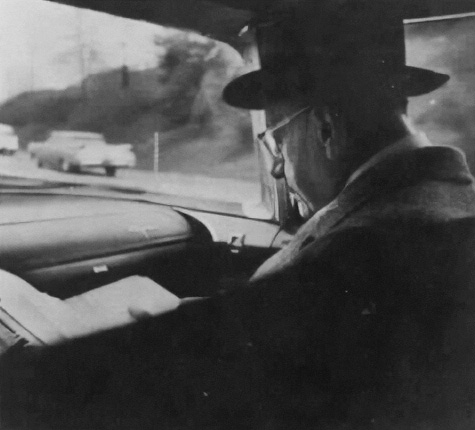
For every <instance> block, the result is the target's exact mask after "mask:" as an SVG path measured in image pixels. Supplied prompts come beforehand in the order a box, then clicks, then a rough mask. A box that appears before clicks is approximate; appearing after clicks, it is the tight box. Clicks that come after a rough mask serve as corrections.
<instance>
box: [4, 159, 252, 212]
mask: <svg viewBox="0 0 475 430" xmlns="http://www.w3.org/2000/svg"><path fill="white" fill-rule="evenodd" d="M0 175H4V176H5V175H6V176H17V177H27V178H31V179H43V180H51V181H64V182H71V183H75V184H87V185H105V186H113V187H127V188H140V189H143V190H145V191H147V192H151V193H161V194H171V195H179V196H183V197H193V198H196V199H200V198H201V199H207V200H214V201H219V202H229V203H244V202H246V203H250V202H258V201H259V199H260V185H259V184H258V183H253V182H249V181H241V180H236V179H223V178H210V177H206V176H202V175H186V174H182V173H169V172H166V173H165V172H164V173H157V174H155V173H154V172H150V171H143V170H135V169H123V170H118V172H117V176H116V177H115V178H109V177H106V176H105V175H104V171H103V169H90V170H88V171H86V172H82V173H80V174H73V173H63V172H58V171H54V170H49V169H40V168H38V167H37V165H36V162H35V160H31V159H30V157H29V155H28V154H27V153H25V152H18V153H17V154H15V155H14V156H12V157H8V156H0Z"/></svg>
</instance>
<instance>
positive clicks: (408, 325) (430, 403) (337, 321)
mask: <svg viewBox="0 0 475 430" xmlns="http://www.w3.org/2000/svg"><path fill="white" fill-rule="evenodd" d="M399 6H400V7H401V5H399ZM400 7H398V5H396V6H395V3H394V2H388V1H381V2H375V1H368V0H344V1H338V2H336V1H330V0H322V1H319V2H315V1H312V2H310V1H300V2H297V6H295V7H294V8H291V9H290V13H289V15H288V17H287V18H285V19H281V20H279V21H277V22H274V23H271V24H269V22H265V23H264V24H262V25H261V26H260V25H259V22H258V23H257V24H256V37H257V42H258V44H259V47H260V48H261V60H262V61H261V63H262V68H261V70H259V71H255V72H251V73H249V74H247V75H244V76H242V77H240V78H238V79H236V80H235V81H233V82H231V83H230V84H229V85H228V86H227V87H226V88H225V91H224V94H223V96H224V99H225V100H226V101H227V102H228V103H229V104H231V105H233V106H236V107H240V108H245V109H266V113H267V115H268V118H270V120H271V125H270V127H269V128H268V130H267V132H265V133H262V135H261V137H262V139H263V140H265V139H266V138H269V137H270V138H271V140H272V142H271V144H274V151H272V152H273V153H272V156H273V157H274V166H273V169H272V173H273V175H274V176H275V177H276V178H278V179H280V180H284V181H286V183H287V186H288V188H289V190H290V192H291V193H292V194H293V195H294V197H295V198H296V199H297V201H298V202H299V203H300V205H301V207H303V208H305V209H306V210H305V211H304V212H305V214H306V215H307V217H308V218H309V219H308V220H307V221H306V223H305V224H304V225H303V226H302V227H301V228H300V230H299V231H298V232H297V234H296V235H295V237H294V239H293V240H292V242H291V243H290V244H289V245H288V246H287V247H285V248H284V249H282V250H281V251H280V252H278V253H277V254H275V255H274V256H273V257H271V258H270V259H269V260H268V261H266V262H265V263H264V264H263V265H262V266H261V267H260V268H259V269H258V270H257V272H256V273H255V274H254V276H253V277H252V279H251V281H250V283H249V285H248V286H247V287H246V288H243V289H240V290H238V291H236V292H234V293H230V294H224V295H222V296H221V297H215V298H212V299H210V300H209V301H208V303H207V306H209V307H208V312H209V313H208V315H209V314H211V315H213V318H214V325H213V327H217V331H216V332H215V331H214V330H211V332H212V334H211V335H210V336H213V337H214V338H216V337H217V338H218V339H225V341H224V340H223V343H222V344H220V345H221V348H222V350H221V352H222V353H223V354H224V356H225V357H227V356H228V355H231V356H232V357H234V358H233V359H235V363H240V365H241V366H243V367H244V368H245V369H247V371H243V372H242V373H240V375H241V377H242V375H243V374H244V375H246V376H245V377H243V378H242V380H244V381H249V380H252V381H253V382H254V383H255V384H256V385H258V386H259V395H256V397H257V399H255V400H254V403H253V406H254V408H253V410H254V412H255V411H256V410H257V409H259V407H260V408H261V409H260V410H259V411H260V414H257V415H259V416H260V417H261V419H263V422H266V425H267V427H266V428H318V429H322V428H325V429H326V428H331V429H340V428H341V429H343V428H345V429H347V428H375V429H376V428H377V429H408V428H411V429H413V428H414V429H416V428H417V429H422V428H427V429H469V428H475V336H474V331H473V330H474V328H475V325H474V324H475V283H474V281H475V266H474V262H475V192H474V188H473V178H472V175H471V174H470V172H469V170H468V167H467V165H466V161H465V157H464V154H463V153H461V152H460V151H458V150H457V149H454V148H449V147H441V146H434V145H432V144H431V143H430V142H429V141H428V140H427V138H426V137H425V136H424V135H422V134H421V133H418V132H417V131H416V130H414V129H413V127H412V126H411V124H410V121H409V119H408V118H407V116H406V108H407V98H408V97H413V96H418V95H422V94H426V93H428V92H431V91H433V90H435V89H437V88H438V87H440V86H442V85H443V84H445V83H446V82H447V80H448V78H449V77H448V76H446V75H443V74H440V73H436V72H433V71H429V70H424V69H420V68H415V67H410V66H407V65H406V64H405V49H404V29H403V21H402V16H403V15H402V12H401V11H402V9H401V8H400ZM272 123H274V124H275V123H277V124H278V125H277V126H274V125H273V124H272ZM264 143H266V142H264ZM267 143H269V142H267ZM193 306H195V312H197V314H196V315H199V316H196V315H195V317H196V318H197V320H196V321H199V320H200V318H201V316H202V310H203V308H202V307H201V308H200V305H199V304H195V305H193ZM210 309H211V310H210ZM208 329H209V326H208ZM232 338H235V339H236V341H235V342H234V344H233V342H232V341H231V340H230V339H232ZM230 345H233V346H234V348H233V347H231V346H230ZM223 351H224V352H223ZM230 351H231V352H230ZM218 356H219V354H218ZM236 357H238V358H236ZM233 359H231V361H232V360H233ZM242 363H246V364H244V365H243V364H242ZM250 363H252V364H250ZM256 363H258V364H256ZM216 368H219V366H217V367H216ZM257 375H259V376H257ZM262 375H264V376H262ZM256 390H257V389H256ZM219 392H220V389H219V388H217V389H216V392H215V395H218V397H219ZM254 394H255V393H254ZM236 397H237V398H239V395H237V396H236ZM251 409H252V408H251ZM262 411H264V412H262ZM266 414H267V415H266ZM263 416H264V417H266V419H267V420H268V421H265V419H264V418H262V417H263Z"/></svg>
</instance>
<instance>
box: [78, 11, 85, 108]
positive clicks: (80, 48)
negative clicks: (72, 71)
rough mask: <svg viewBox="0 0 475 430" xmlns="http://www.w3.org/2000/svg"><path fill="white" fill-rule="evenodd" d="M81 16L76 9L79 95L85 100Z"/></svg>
mask: <svg viewBox="0 0 475 430" xmlns="http://www.w3.org/2000/svg"><path fill="white" fill-rule="evenodd" d="M82 22H83V15H82V10H81V9H79V8H77V9H76V24H77V27H76V37H77V41H76V43H77V47H78V60H79V74H80V79H81V95H82V97H83V98H84V99H85V100H86V99H87V97H88V91H87V83H86V78H87V76H86V75H87V70H86V59H85V58H84V42H83V28H82Z"/></svg>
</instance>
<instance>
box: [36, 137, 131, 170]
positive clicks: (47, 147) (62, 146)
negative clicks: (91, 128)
mask: <svg viewBox="0 0 475 430" xmlns="http://www.w3.org/2000/svg"><path fill="white" fill-rule="evenodd" d="M28 152H29V153H30V156H31V157H32V158H36V159H37V163H38V167H49V168H54V169H58V170H61V171H63V172H73V173H78V172H80V171H81V169H83V168H88V167H103V168H104V170H105V172H106V175H107V176H115V174H116V171H117V169H118V168H128V167H134V166H135V163H136V158H135V154H134V153H133V152H132V145H130V144H127V143H124V144H117V145H112V144H107V143H106V141H105V140H104V137H103V136H102V134H99V133H90V132H83V131H53V132H52V133H51V135H50V137H49V139H48V140H46V142H44V143H40V142H32V143H30V144H29V145H28Z"/></svg>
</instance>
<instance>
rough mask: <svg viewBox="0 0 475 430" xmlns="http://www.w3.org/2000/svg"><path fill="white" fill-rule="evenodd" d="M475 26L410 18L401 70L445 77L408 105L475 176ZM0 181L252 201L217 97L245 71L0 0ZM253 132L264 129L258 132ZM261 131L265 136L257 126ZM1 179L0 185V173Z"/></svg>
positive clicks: (95, 21) (39, 5) (117, 27)
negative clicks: (460, 153)
mask: <svg viewBox="0 0 475 430" xmlns="http://www.w3.org/2000/svg"><path fill="white" fill-rule="evenodd" d="M474 20H475V18H473V17H464V18H460V19H451V20H448V21H447V20H442V21H439V20H435V21H434V20H431V21H424V22H407V23H406V45H407V63H408V64H409V65H413V66H420V67H424V68H428V69H432V70H436V71H440V72H444V73H448V74H450V75H451V79H450V81H449V83H448V84H447V85H445V86H444V87H442V88H440V89H438V90H437V91H435V92H432V93H430V94H428V95H425V96H422V97H415V98H412V99H410V104H409V114H410V116H411V118H412V119H413V121H414V122H415V124H416V125H417V126H418V128H420V129H422V130H423V131H424V132H426V133H427V134H428V137H429V138H430V140H431V141H432V142H433V143H434V144H444V145H445V144H448V145H455V146H458V147H461V148H463V149H464V150H465V151H466V152H467V157H468V161H469V164H470V166H471V168H472V171H473V170H474V169H473V168H474V166H475V149H474V147H473V145H472V142H473V140H474V135H475V126H474V122H473V118H474V117H475V107H474V106H475V101H474V100H475V97H474V92H475V78H474V76H475V75H474V73H473V72H474V68H475V63H474V61H475V60H474V58H475V57H474V56H473V53H472V51H473V48H472V47H473V46H474V43H475V25H474V24H475V22H474ZM0 52H1V57H2V59H3V60H2V64H1V65H0V125H1V124H4V125H1V127H0V132H1V133H2V135H3V134H5V132H6V133H8V130H10V132H11V130H12V129H11V128H9V127H10V126H13V128H14V129H13V130H14V133H13V134H12V136H11V137H13V139H12V138H11V137H10V138H9V139H7V138H3V137H2V139H1V147H0V152H1V154H0V174H2V175H4V176H5V175H13V176H15V177H28V178H31V177H33V178H40V179H41V180H42V181H46V180H48V179H49V180H52V181H56V182H60V183H65V182H72V183H82V184H84V183H86V184H89V185H94V186H96V185H104V184H105V185H110V186H113V187H114V188H116V189H117V188H120V187H121V186H123V187H124V189H126V188H127V187H128V188H130V187H132V188H134V189H136V188H142V189H144V190H146V191H148V192H151V193H154V194H157V195H167V198H168V199H169V197H170V196H174V195H176V196H180V198H181V201H183V197H190V200H189V201H190V203H189V205H190V206H193V205H194V203H193V202H194V201H197V200H199V199H203V200H206V201H215V202H226V203H233V204H234V203H238V204H239V205H241V204H247V205H248V207H251V206H252V205H253V204H254V205H256V207H257V205H258V203H259V202H260V200H261V184H260V176H259V168H258V156H257V153H256V148H255V143H254V138H253V133H252V127H251V118H250V112H249V111H246V110H242V109H235V108H232V107H230V106H228V105H226V104H225V103H224V102H223V100H222V90H223V88H224V86H225V85H226V84H227V83H228V82H230V81H231V80H232V79H233V78H234V77H236V76H239V75H241V74H243V73H245V72H247V71H248V70H249V67H247V66H245V64H244V62H243V59H242V57H241V56H240V54H238V52H237V51H235V50H234V49H233V48H231V47H230V46H228V45H226V44H224V43H220V42H217V41H215V40H212V39H209V38H206V37H203V36H201V35H197V34H195V33H191V32H185V31H180V30H176V29H170V28H165V27H161V26H158V25H153V24H149V23H145V22H141V21H133V20H128V19H124V18H119V17H114V16H111V15H107V14H104V13H99V12H94V11H90V10H85V9H76V8H72V7H69V6H64V5H59V4H55V3H51V2H47V1H44V0H23V1H22V2H18V1H17V0H2V1H1V2H0ZM263 128H265V127H264V126H263ZM261 131H263V130H261ZM0 180H1V178H0Z"/></svg>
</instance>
